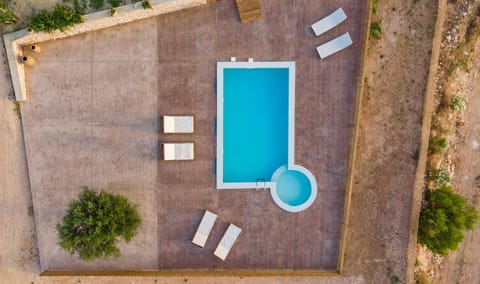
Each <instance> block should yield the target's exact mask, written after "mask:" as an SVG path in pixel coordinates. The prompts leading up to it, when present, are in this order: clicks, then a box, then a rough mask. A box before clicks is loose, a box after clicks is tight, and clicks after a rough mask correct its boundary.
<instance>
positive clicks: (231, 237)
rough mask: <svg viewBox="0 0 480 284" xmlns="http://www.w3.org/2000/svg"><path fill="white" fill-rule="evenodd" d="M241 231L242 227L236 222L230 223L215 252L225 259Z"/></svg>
mask: <svg viewBox="0 0 480 284" xmlns="http://www.w3.org/2000/svg"><path fill="white" fill-rule="evenodd" d="M241 231H242V229H240V228H239V227H237V226H235V225H234V224H230V225H229V226H228V228H227V231H226V232H225V234H224V235H223V237H222V239H221V240H220V243H219V244H218V246H217V249H216V250H215V252H214V253H213V254H214V255H216V256H217V257H219V258H220V259H221V260H225V258H227V255H228V253H229V252H230V249H232V246H233V244H234V243H235V241H236V240H237V238H238V235H240V232H241Z"/></svg>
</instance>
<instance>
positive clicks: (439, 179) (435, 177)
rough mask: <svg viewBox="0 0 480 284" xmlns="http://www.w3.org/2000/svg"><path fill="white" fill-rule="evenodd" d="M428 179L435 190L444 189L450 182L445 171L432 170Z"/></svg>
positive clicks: (449, 177)
mask: <svg viewBox="0 0 480 284" xmlns="http://www.w3.org/2000/svg"><path fill="white" fill-rule="evenodd" d="M428 178H429V180H431V181H433V183H434V184H435V188H440V187H445V186H447V185H448V184H449V183H450V182H451V181H452V177H451V176H450V172H449V171H448V170H447V169H438V170H432V171H430V172H429V175H428Z"/></svg>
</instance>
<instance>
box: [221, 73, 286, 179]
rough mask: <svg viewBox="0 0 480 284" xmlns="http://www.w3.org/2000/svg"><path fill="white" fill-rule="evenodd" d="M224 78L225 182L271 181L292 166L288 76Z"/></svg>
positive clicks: (230, 74) (278, 74)
mask: <svg viewBox="0 0 480 284" xmlns="http://www.w3.org/2000/svg"><path fill="white" fill-rule="evenodd" d="M223 72H224V73H223V181H224V182H227V183H230V182H256V181H258V180H265V181H269V180H270V178H271V176H272V173H273V172H275V170H276V169H278V168H279V167H281V166H282V165H287V164H288V106H289V93H288V92H289V88H288V86H289V85H288V84H289V70H288V68H225V69H224V70H223Z"/></svg>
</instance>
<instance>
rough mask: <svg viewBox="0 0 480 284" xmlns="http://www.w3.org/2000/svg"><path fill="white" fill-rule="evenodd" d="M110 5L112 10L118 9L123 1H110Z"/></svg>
mask: <svg viewBox="0 0 480 284" xmlns="http://www.w3.org/2000/svg"><path fill="white" fill-rule="evenodd" d="M108 3H110V5H111V6H112V8H117V7H118V6H120V4H121V3H122V1H121V0H108Z"/></svg>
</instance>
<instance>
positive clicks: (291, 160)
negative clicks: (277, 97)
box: [216, 60, 318, 212]
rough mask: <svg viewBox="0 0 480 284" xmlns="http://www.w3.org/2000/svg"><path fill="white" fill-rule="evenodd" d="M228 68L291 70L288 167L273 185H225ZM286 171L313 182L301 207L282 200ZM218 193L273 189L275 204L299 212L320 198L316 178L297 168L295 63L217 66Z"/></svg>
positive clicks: (276, 173)
mask: <svg viewBox="0 0 480 284" xmlns="http://www.w3.org/2000/svg"><path fill="white" fill-rule="evenodd" d="M227 68H250V69H252V68H287V69H288V153H287V159H288V161H287V163H288V164H287V165H282V166H280V167H279V168H278V169H277V170H275V171H274V172H273V173H272V177H271V179H270V181H257V182H224V181H223V101H224V94H223V71H224V70H225V69H227ZM286 170H292V171H298V172H301V173H303V174H304V175H305V176H306V177H307V178H308V179H309V181H310V185H311V193H310V196H309V198H308V199H307V200H306V201H305V202H304V203H302V204H300V205H297V206H291V205H289V204H287V203H285V202H283V201H282V200H281V198H280V197H279V196H278V194H277V190H276V189H277V182H276V180H277V179H278V177H279V176H280V175H281V173H283V172H284V171H286ZM216 182H217V189H251V188H254V189H266V188H269V189H270V194H271V196H272V199H273V201H274V202H275V203H276V204H277V205H278V206H279V207H280V208H282V209H283V210H285V211H288V212H300V211H303V210H305V209H307V208H308V207H310V206H311V205H312V204H313V203H314V202H315V199H316V198H317V192H318V189H317V182H316V180H315V176H314V175H313V174H312V173H311V172H310V171H309V170H307V169H306V168H304V167H302V166H300V165H296V164H295V62H293V61H260V62H258V61H255V62H254V61H253V60H249V61H247V62H237V61H236V60H231V61H230V62H228V61H221V62H217V160H216Z"/></svg>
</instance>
